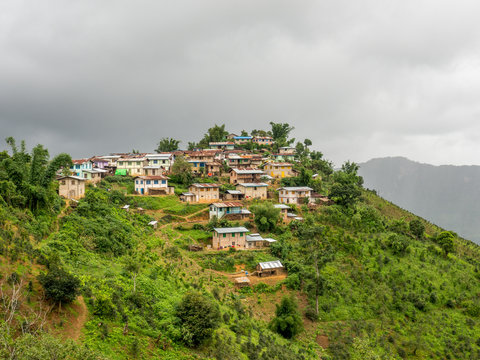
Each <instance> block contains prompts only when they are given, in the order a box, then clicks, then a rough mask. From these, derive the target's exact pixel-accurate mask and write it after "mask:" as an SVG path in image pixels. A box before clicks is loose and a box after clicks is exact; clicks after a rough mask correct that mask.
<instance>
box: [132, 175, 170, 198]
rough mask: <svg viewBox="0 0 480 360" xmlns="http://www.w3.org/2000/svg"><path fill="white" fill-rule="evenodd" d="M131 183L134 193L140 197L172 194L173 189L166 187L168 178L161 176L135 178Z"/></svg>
mask: <svg viewBox="0 0 480 360" xmlns="http://www.w3.org/2000/svg"><path fill="white" fill-rule="evenodd" d="M133 181H134V183H135V192H136V193H137V194H140V195H170V194H173V193H174V188H173V187H171V186H168V177H166V176H163V175H157V176H137V177H135V178H134V179H133Z"/></svg>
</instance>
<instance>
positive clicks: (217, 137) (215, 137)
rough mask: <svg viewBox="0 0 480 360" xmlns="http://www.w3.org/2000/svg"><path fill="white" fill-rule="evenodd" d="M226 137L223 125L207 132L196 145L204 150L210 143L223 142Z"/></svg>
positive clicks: (226, 133) (226, 132)
mask: <svg viewBox="0 0 480 360" xmlns="http://www.w3.org/2000/svg"><path fill="white" fill-rule="evenodd" d="M227 136H228V131H226V130H225V124H222V125H216V124H215V126H214V127H211V128H210V129H208V130H207V133H206V134H205V135H204V136H203V139H202V140H200V142H199V143H198V146H199V147H202V148H206V147H208V144H209V143H211V142H218V141H224V140H225V139H226V137H227Z"/></svg>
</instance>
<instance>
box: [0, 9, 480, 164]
mask: <svg viewBox="0 0 480 360" xmlns="http://www.w3.org/2000/svg"><path fill="white" fill-rule="evenodd" d="M479 14H480V2H478V1H474V0H472V1H468V0H455V1H453V0H452V1H442V0H430V1H426V0H414V1H413V0H398V1H390V0H364V1H355V0H350V1H343V0H335V1H333V0H331V1H308V0H302V1H282V0H271V1H265V0H262V1H259V0H255V1H248V0H242V1H233V0H232V1H225V0H219V1H207V0H202V1H199V0H192V1H181V0H176V1H168V2H167V1H159V0H155V1H140V0H135V1H131V0H129V1H121V0H112V1H98V0H92V1H87V0H82V1H66V0H59V1H51V0H43V1H36V0H32V1H20V0H2V1H1V2H0V137H1V139H0V140H1V145H0V149H1V148H5V145H4V141H3V139H4V138H5V137H7V136H10V135H11V136H14V137H16V138H17V139H25V140H26V141H27V145H28V146H29V147H31V146H33V145H35V144H37V143H41V144H44V145H46V146H47V147H48V148H49V149H50V153H51V154H56V153H59V152H68V153H70V154H72V156H74V157H84V156H91V155H100V154H107V153H110V152H119V151H130V150H132V149H138V150H140V151H145V152H148V151H152V150H153V149H154V148H155V147H156V143H158V140H159V139H160V138H162V137H174V138H178V139H181V140H183V141H182V144H181V145H183V146H184V147H186V145H187V142H188V141H193V140H196V141H198V140H199V139H200V137H201V136H202V134H203V133H204V132H205V130H206V129H207V128H208V127H211V126H213V125H214V124H215V123H217V124H223V123H225V124H226V126H227V129H228V130H229V131H231V132H239V131H241V130H242V129H246V130H248V131H250V130H251V129H262V128H263V129H266V130H268V129H269V128H270V126H269V122H270V121H274V122H288V123H290V124H291V125H293V126H294V127H295V131H294V133H293V136H294V137H295V138H297V139H301V140H303V139H304V138H310V139H311V140H312V141H313V143H314V146H313V147H314V148H316V149H317V150H320V151H322V152H323V153H324V154H325V157H327V158H328V159H331V160H333V161H334V162H335V164H336V165H339V164H341V163H342V162H343V161H345V160H347V159H349V160H353V161H357V162H362V161H366V160H368V159H370V158H373V157H383V156H397V155H398V156H406V157H408V158H410V159H412V160H417V161H421V162H427V163H432V164H480V159H479V158H478V155H479V154H480V101H479V100H480V21H479V20H478V15H479Z"/></svg>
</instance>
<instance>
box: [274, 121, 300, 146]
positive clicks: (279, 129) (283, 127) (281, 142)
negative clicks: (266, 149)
mask: <svg viewBox="0 0 480 360" xmlns="http://www.w3.org/2000/svg"><path fill="white" fill-rule="evenodd" d="M270 126H271V127H272V138H273V140H274V141H275V143H276V144H277V145H278V146H279V147H281V146H288V145H290V144H292V143H294V142H295V139H289V138H288V137H289V135H290V132H292V130H294V129H295V128H294V127H293V126H290V125H289V124H287V123H283V124H282V123H274V122H270Z"/></svg>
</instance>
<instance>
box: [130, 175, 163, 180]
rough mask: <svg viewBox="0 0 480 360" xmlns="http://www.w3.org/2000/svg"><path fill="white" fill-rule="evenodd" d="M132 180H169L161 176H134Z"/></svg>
mask: <svg viewBox="0 0 480 360" xmlns="http://www.w3.org/2000/svg"><path fill="white" fill-rule="evenodd" d="M134 179H143V180H168V179H169V178H168V177H166V176H162V175H152V176H136V177H135V178H134Z"/></svg>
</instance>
